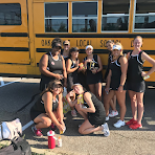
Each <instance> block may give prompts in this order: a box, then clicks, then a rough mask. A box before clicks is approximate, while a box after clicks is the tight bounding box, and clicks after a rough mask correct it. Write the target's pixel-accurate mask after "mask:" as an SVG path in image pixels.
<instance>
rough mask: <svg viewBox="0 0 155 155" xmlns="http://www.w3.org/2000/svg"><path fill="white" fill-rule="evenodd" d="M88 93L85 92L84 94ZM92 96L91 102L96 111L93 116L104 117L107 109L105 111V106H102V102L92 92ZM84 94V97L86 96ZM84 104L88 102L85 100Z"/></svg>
mask: <svg viewBox="0 0 155 155" xmlns="http://www.w3.org/2000/svg"><path fill="white" fill-rule="evenodd" d="M86 92H88V91H85V92H84V94H85V93H86ZM89 93H90V94H91V100H92V102H93V104H94V107H95V109H96V111H95V113H91V114H92V115H96V116H102V115H104V114H105V113H104V112H105V109H104V106H103V104H102V102H101V101H100V100H99V99H98V98H97V97H96V96H95V95H94V94H93V93H91V92H89ZM84 94H83V96H84ZM84 102H85V103H86V101H85V100H84Z"/></svg>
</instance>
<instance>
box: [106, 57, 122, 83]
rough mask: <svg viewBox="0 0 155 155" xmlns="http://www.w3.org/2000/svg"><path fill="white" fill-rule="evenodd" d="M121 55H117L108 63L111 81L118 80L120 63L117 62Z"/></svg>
mask: <svg viewBox="0 0 155 155" xmlns="http://www.w3.org/2000/svg"><path fill="white" fill-rule="evenodd" d="M121 57H122V56H119V58H118V59H117V60H116V61H114V62H111V63H110V67H109V68H110V70H111V73H112V75H111V81H116V80H118V81H120V78H121V74H122V73H121V65H120V63H119V59H120V58H121Z"/></svg>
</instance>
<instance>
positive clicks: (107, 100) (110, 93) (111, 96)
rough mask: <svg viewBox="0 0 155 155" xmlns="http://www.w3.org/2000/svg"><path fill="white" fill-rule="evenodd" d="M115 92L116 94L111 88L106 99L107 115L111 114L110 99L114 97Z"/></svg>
mask: <svg viewBox="0 0 155 155" xmlns="http://www.w3.org/2000/svg"><path fill="white" fill-rule="evenodd" d="M114 94H115V92H114V90H110V92H109V94H107V95H106V97H105V99H104V106H105V110H106V116H108V115H109V108H110V101H111V99H112V98H113V96H114Z"/></svg>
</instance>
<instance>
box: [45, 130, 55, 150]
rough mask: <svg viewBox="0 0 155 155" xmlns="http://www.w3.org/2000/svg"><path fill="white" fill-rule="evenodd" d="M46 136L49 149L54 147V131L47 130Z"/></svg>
mask: <svg viewBox="0 0 155 155" xmlns="http://www.w3.org/2000/svg"><path fill="white" fill-rule="evenodd" d="M47 136H48V148H49V149H54V148H55V132H54V131H52V130H50V131H49V132H47Z"/></svg>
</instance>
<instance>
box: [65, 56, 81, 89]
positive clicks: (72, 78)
mask: <svg viewBox="0 0 155 155" xmlns="http://www.w3.org/2000/svg"><path fill="white" fill-rule="evenodd" d="M68 59H70V60H71V62H72V64H71V67H70V68H75V67H77V65H76V64H75V63H74V62H73V61H72V59H71V58H68ZM77 60H78V59H77ZM75 83H79V80H78V69H77V70H75V71H74V72H71V73H69V74H68V75H67V89H68V91H70V90H71V87H72V85H73V84H75Z"/></svg>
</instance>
